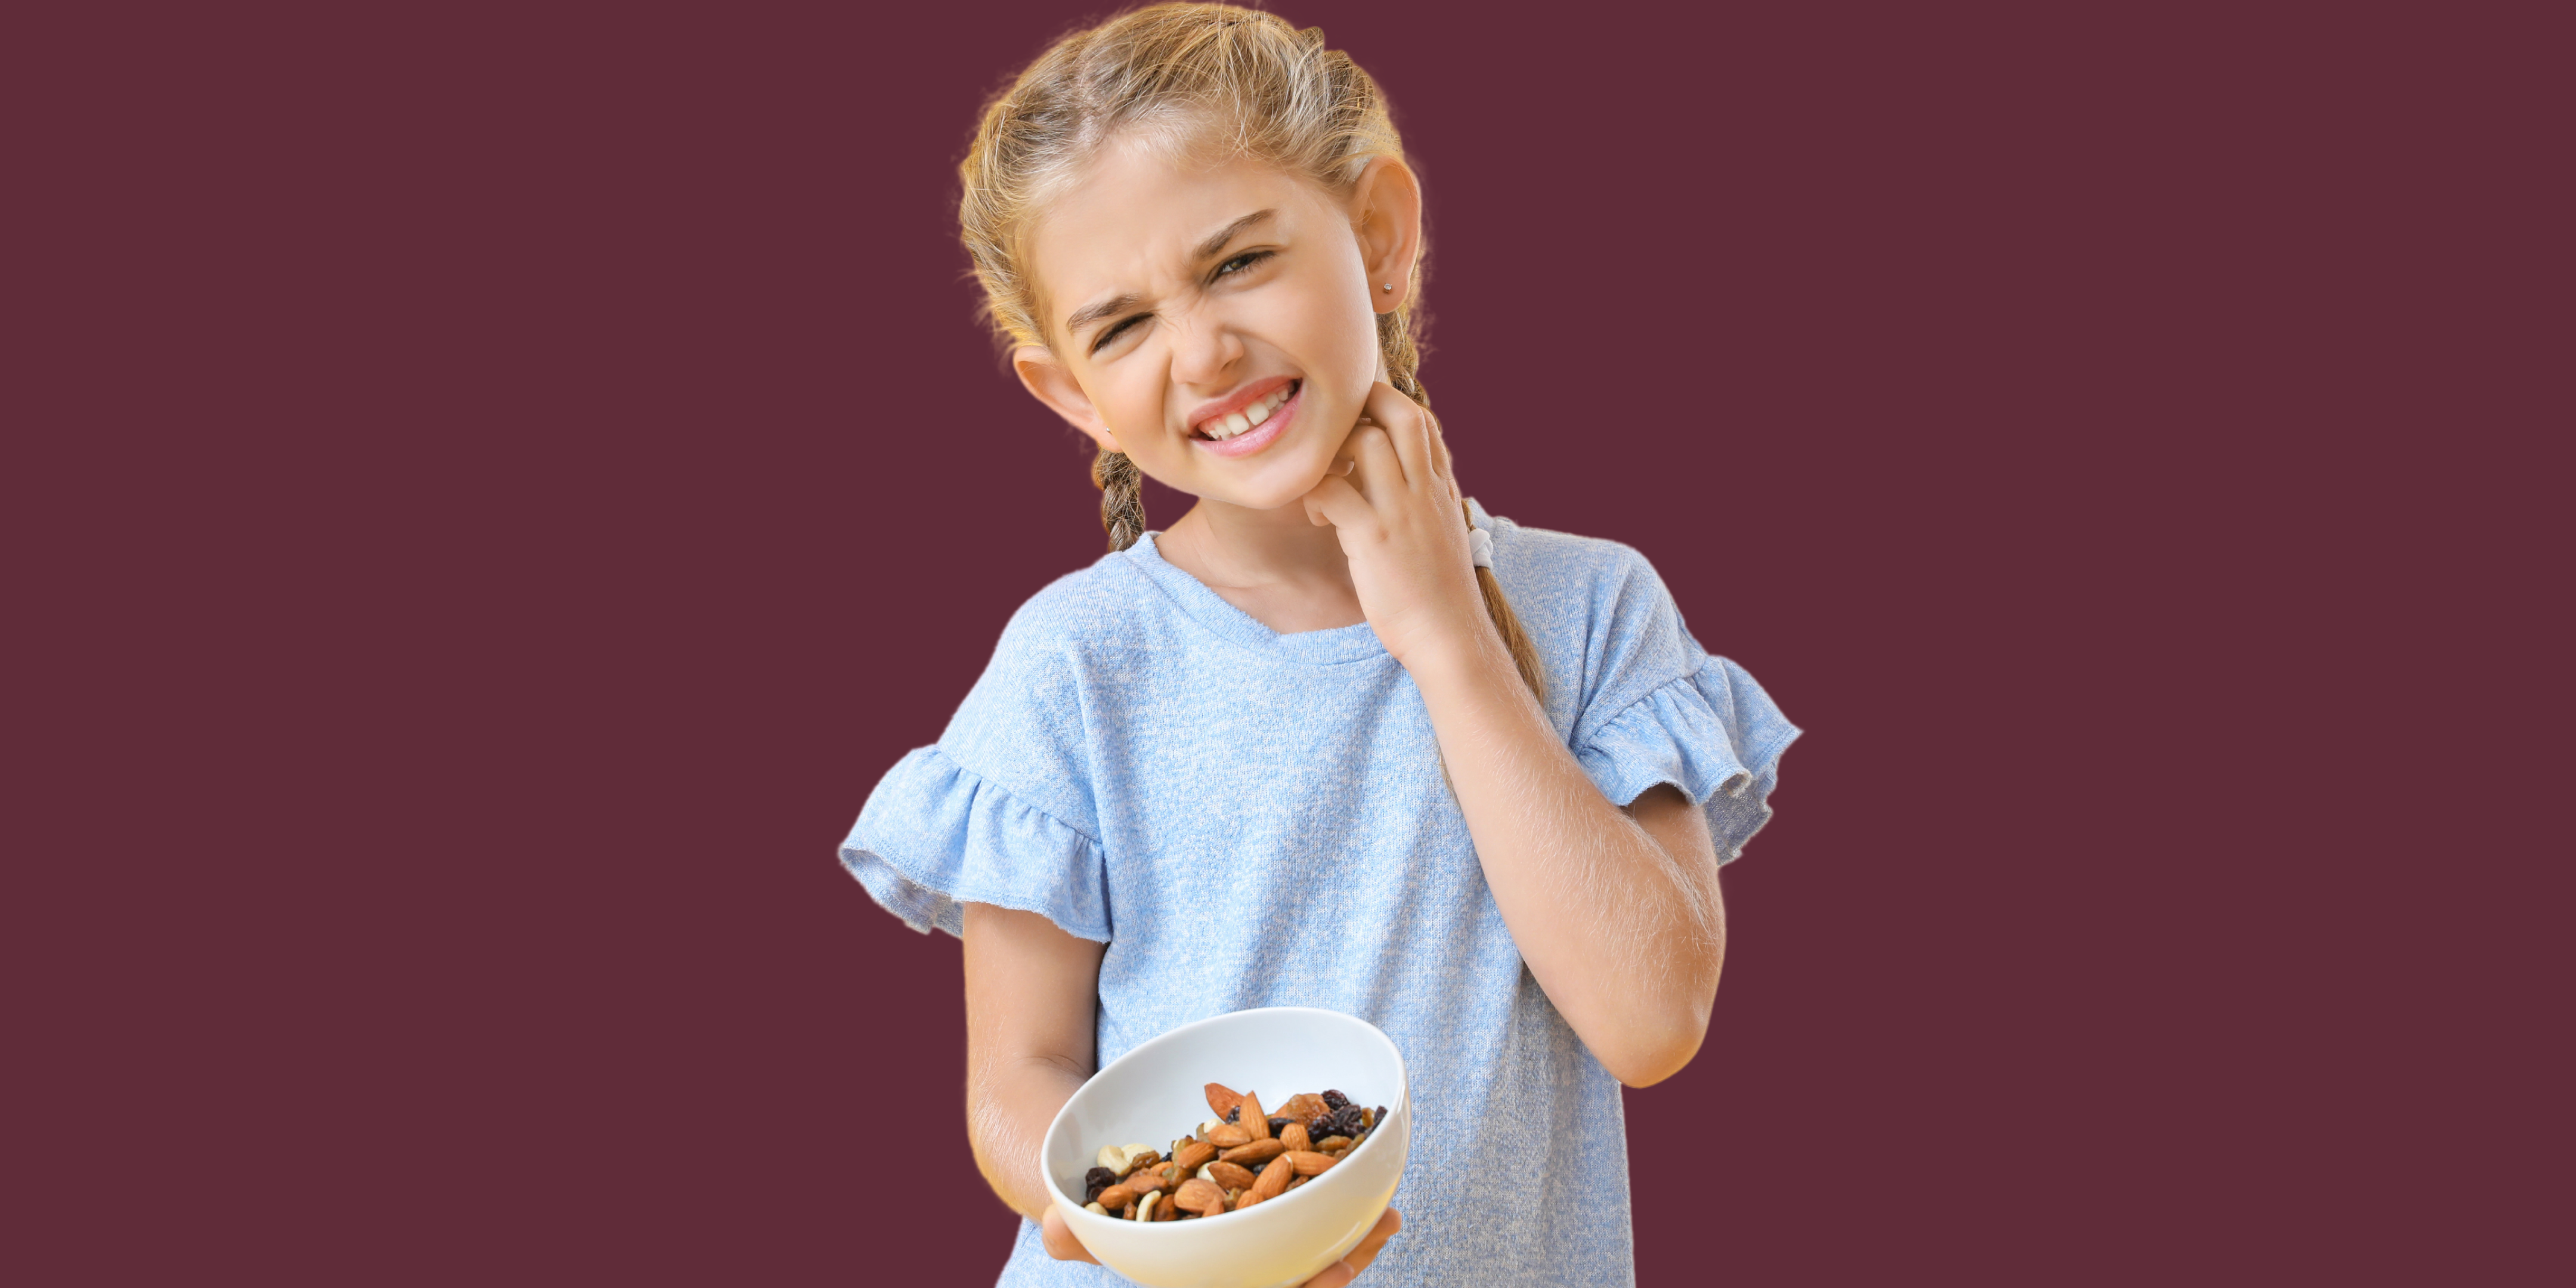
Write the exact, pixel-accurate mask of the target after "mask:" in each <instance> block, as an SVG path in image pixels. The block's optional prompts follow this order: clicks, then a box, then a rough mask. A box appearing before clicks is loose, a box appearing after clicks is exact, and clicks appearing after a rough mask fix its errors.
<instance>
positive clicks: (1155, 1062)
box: [1040, 1006, 1413, 1288]
mask: <svg viewBox="0 0 2576 1288" xmlns="http://www.w3.org/2000/svg"><path fill="white" fill-rule="evenodd" d="M1274 1102H1275V1103H1274ZM1412 1118H1413V1114H1412V1107H1411V1104H1410V1102H1409V1097H1408V1092H1407V1090H1406V1085H1405V1075H1404V1057H1403V1055H1402V1054H1400V1053H1399V1052H1397V1050H1396V1049H1395V1043H1394V1042H1393V1041H1392V1040H1390V1039H1389V1038H1388V1037H1387V1036H1386V1034H1384V1033H1381V1032H1379V1031H1378V1028H1377V1026H1376V1025H1373V1024H1370V1023H1369V1022H1368V1021H1366V1020H1362V1019H1358V1018H1355V1017H1353V1016H1349V1015H1344V1014H1342V1013H1341V1012H1339V1011H1325V1010H1316V1009H1313V1008H1310V1007H1302V1006H1278V1007H1267V1008H1264V1009H1261V1010H1253V1011H1236V1012H1234V1013H1232V1014H1230V1015H1220V1016H1217V1017H1215V1018H1214V1019H1207V1020H1201V1021H1199V1022H1197V1023H1195V1024H1185V1025H1182V1026H1181V1027H1179V1028H1177V1029H1174V1030H1172V1031H1171V1032H1169V1033H1166V1034H1163V1035H1162V1036H1160V1037H1157V1038H1154V1039H1153V1040H1151V1041H1149V1042H1146V1043H1144V1044H1143V1045H1141V1046H1139V1047H1137V1048H1136V1049H1135V1050H1133V1051H1130V1052H1128V1053H1127V1054H1125V1055H1123V1056H1120V1057H1119V1058H1117V1059H1116V1060H1113V1061H1111V1062H1110V1063H1109V1067H1107V1068H1105V1069H1102V1070H1101V1071H1100V1072H1098V1073H1096V1074H1093V1075H1092V1076H1091V1080H1090V1081H1088V1082H1085V1083H1084V1084H1082V1087H1081V1089H1080V1090H1078V1091H1076V1092H1074V1093H1073V1098H1072V1099H1071V1100H1068V1101H1066V1102H1065V1104H1064V1108H1063V1109H1062V1110H1059V1111H1058V1112H1057V1113H1056V1116H1055V1122H1054V1123H1053V1124H1052V1125H1051V1126H1049V1127H1048V1128H1047V1134H1046V1143H1045V1144H1044V1145H1043V1146H1042V1147H1041V1151H1040V1162H1041V1165H1042V1166H1043V1167H1044V1168H1045V1170H1046V1173H1047V1180H1048V1182H1049V1183H1050V1184H1051V1185H1052V1186H1053V1189H1054V1194H1055V1205H1056V1207H1057V1208H1058V1209H1060V1210H1061V1211H1062V1212H1063V1214H1064V1221H1065V1225H1066V1227H1067V1228H1068V1229H1070V1230H1071V1231H1072V1232H1073V1236H1074V1237H1075V1238H1077V1239H1079V1240H1081V1241H1082V1246H1083V1247H1085V1248H1088V1249H1090V1250H1091V1255H1093V1256H1095V1257H1098V1258H1099V1259H1100V1263H1101V1264H1102V1265H1105V1266H1107V1267H1109V1268H1110V1269H1112V1270H1115V1271H1117V1272H1118V1273H1119V1274H1121V1275H1124V1276H1126V1277H1127V1278H1128V1279H1130V1280H1133V1281H1135V1282H1137V1283H1140V1284H1145V1285H1148V1286H1149V1288H1287V1286H1288V1285H1294V1284H1300V1283H1304V1282H1305V1281H1306V1280H1308V1279H1310V1278H1312V1277H1314V1276H1315V1275H1316V1274H1317V1273H1319V1272H1321V1271H1322V1270H1323V1268H1324V1267H1326V1266H1329V1265H1331V1264H1333V1263H1334V1262H1336V1261H1339V1260H1341V1259H1342V1257H1343V1256H1344V1255H1346V1254H1347V1253H1349V1252H1350V1250H1351V1249H1352V1248H1354V1247H1356V1246H1358V1244H1359V1241H1360V1240H1361V1239H1362V1238H1363V1237H1365V1236H1366V1235H1367V1234H1368V1232H1369V1230H1370V1229H1371V1228H1372V1227H1374V1226H1375V1225H1376V1224H1377V1219H1378V1217H1379V1215H1380V1214H1382V1213H1383V1212H1385V1211H1386V1206H1387V1203H1388V1202H1389V1201H1390V1200H1392V1199H1393V1198H1394V1197H1395V1187H1396V1183H1397V1182H1398V1181H1400V1180H1402V1179H1403V1178H1404V1156H1405V1148H1406V1145H1407V1143H1408V1133H1409V1131H1410V1129H1411V1124H1412Z"/></svg>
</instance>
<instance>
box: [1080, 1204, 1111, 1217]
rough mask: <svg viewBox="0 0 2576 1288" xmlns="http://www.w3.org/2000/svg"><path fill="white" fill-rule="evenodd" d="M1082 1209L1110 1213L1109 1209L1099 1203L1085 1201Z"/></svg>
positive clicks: (1104, 1214)
mask: <svg viewBox="0 0 2576 1288" xmlns="http://www.w3.org/2000/svg"><path fill="white" fill-rule="evenodd" d="M1082 1210H1083V1211H1085V1212H1097V1213H1099V1214H1100V1215H1102V1216H1107V1215H1109V1209H1107V1208H1105V1207H1102V1206H1100V1205H1099V1204H1097V1203H1085V1204H1083V1205H1082Z"/></svg>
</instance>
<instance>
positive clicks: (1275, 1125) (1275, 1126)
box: [1270, 1118, 1297, 1136]
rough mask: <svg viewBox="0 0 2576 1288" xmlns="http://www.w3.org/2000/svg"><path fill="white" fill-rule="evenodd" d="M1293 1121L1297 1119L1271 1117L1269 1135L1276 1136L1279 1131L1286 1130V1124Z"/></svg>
mask: <svg viewBox="0 0 2576 1288" xmlns="http://www.w3.org/2000/svg"><path fill="white" fill-rule="evenodd" d="M1295 1121H1297V1120H1296V1119H1294V1118H1273V1119H1271V1120H1270V1134H1271V1135H1273V1136H1276V1135H1278V1134H1279V1133H1281V1132H1283V1131H1286V1130H1288V1124H1290V1123H1293V1122H1295Z"/></svg>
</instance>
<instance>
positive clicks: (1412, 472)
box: [1363, 380, 1431, 487]
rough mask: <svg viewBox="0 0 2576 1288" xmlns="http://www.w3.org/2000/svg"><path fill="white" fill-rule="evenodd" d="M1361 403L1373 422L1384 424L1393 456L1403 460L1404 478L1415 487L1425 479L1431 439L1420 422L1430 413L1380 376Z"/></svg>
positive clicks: (1427, 481) (1427, 480)
mask: <svg viewBox="0 0 2576 1288" xmlns="http://www.w3.org/2000/svg"><path fill="white" fill-rule="evenodd" d="M1363 406H1364V407H1365V408H1366V410H1367V412H1368V414H1369V415H1370V416H1371V417H1372V418H1374V419H1375V420H1376V421H1377V423H1379V424H1381V425H1384V426H1386V431H1387V434H1388V435H1389V437H1390V440H1391V441H1392V442H1393V443H1394V445H1395V451H1396V459H1397V460H1399V461H1401V462H1402V463H1403V468H1404V480H1405V482H1406V483H1407V484H1409V485H1411V486H1416V487H1419V486H1421V485H1423V484H1425V483H1429V482H1430V481H1431V443H1430V437H1429V434H1428V432H1427V431H1426V429H1425V428H1424V425H1423V422H1424V421H1427V420H1429V419H1430V413H1428V412H1426V411H1424V410H1423V409H1422V404H1420V403H1418V402H1415V401H1413V400H1412V399H1410V398H1407V397H1405V396H1404V395H1403V394H1401V393H1398V392H1396V388H1395V386H1393V385H1390V384H1388V383H1387V382H1385V381H1383V380H1381V381H1378V382H1377V383H1376V384H1375V385H1372V386H1370V388H1369V393H1368V398H1367V400H1366V402H1365V403H1363Z"/></svg>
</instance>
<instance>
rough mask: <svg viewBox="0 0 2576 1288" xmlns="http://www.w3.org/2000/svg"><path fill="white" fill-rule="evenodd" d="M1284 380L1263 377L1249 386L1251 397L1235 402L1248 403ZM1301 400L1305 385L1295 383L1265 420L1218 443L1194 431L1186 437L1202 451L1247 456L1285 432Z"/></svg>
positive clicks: (1230, 409)
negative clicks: (1292, 390) (1285, 399)
mask: <svg viewBox="0 0 2576 1288" xmlns="http://www.w3.org/2000/svg"><path fill="white" fill-rule="evenodd" d="M1284 383H1286V382H1285V381H1284V380H1266V381H1263V382H1262V383H1260V384H1258V385H1255V386H1253V390H1254V392H1253V395H1252V397H1251V398H1247V399H1245V400H1244V401H1243V402H1242V403H1240V404H1238V405H1239V406H1249V405H1251V404H1252V403H1253V402H1254V401H1257V400H1259V399H1260V398H1261V397H1262V396H1263V395H1266V394H1268V393H1269V392H1270V391H1271V390H1273V389H1277V388H1278V387H1279V386H1280V385H1282V384H1284ZM1305 403H1306V387H1305V386H1304V385H1299V386H1298V387H1297V392H1296V393H1295V394H1294V395H1293V396H1291V397H1290V398H1289V399H1288V401H1286V402H1284V403H1281V404H1279V410H1277V411H1274V412H1272V413H1270V419H1268V420H1265V421H1263V422H1261V423H1260V424H1258V425H1255V426H1253V427H1252V428H1251V429H1248V430H1245V431H1244V432H1242V433H1240V434H1237V435H1235V436H1234V437H1232V438H1229V439H1227V440H1225V441H1224V442H1222V443H1220V442H1217V441H1215V440H1214V439H1207V438H1200V437H1198V436H1196V435H1192V436H1191V437H1190V445H1191V446H1193V447H1196V448H1199V449H1200V450H1202V451H1209V452H1214V453H1216V454H1217V455H1219V456H1250V455H1252V454H1253V453H1254V452H1257V451H1260V450H1261V449H1262V448H1265V447H1268V446H1270V444H1272V443H1273V442H1276V441H1277V440H1278V438H1279V436H1280V435H1281V434H1284V433H1287V432H1288V423H1289V422H1290V421H1293V420H1295V419H1297V410H1298V408H1300V407H1303V406H1304V405H1305ZM1232 410H1233V409H1232V408H1228V409H1227V412H1231V411H1232ZM1227 412H1219V413H1218V414H1219V415H1225V414H1227Z"/></svg>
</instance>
